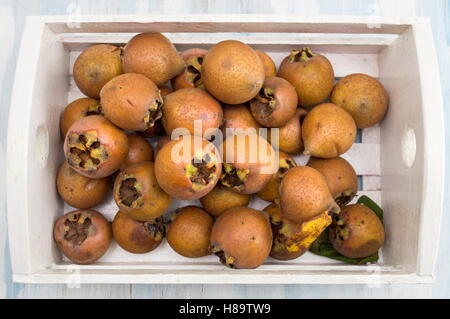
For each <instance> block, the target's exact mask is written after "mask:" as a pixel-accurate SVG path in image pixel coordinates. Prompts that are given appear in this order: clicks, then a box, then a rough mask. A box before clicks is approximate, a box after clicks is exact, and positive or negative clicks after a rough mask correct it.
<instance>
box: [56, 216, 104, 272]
mask: <svg viewBox="0 0 450 319" xmlns="http://www.w3.org/2000/svg"><path fill="white" fill-rule="evenodd" d="M77 214H80V215H81V216H83V218H89V219H90V220H91V222H92V224H91V228H90V231H89V233H88V235H89V236H88V237H87V238H86V239H85V240H84V241H83V242H82V243H81V245H76V244H73V243H72V242H70V241H68V240H66V239H65V238H64V237H65V234H66V230H67V229H66V226H65V225H64V222H65V221H66V220H67V219H70V218H72V217H73V216H74V215H77ZM53 238H54V240H55V242H56V245H57V246H58V248H59V249H60V250H61V252H62V253H63V254H64V255H65V256H66V257H67V258H69V259H70V260H71V261H72V262H74V263H76V264H80V265H87V264H92V263H93V262H95V261H96V260H98V259H100V257H102V256H103V255H104V254H105V253H106V251H107V250H108V248H109V245H110V244H111V239H112V232H111V224H110V223H109V222H108V220H106V218H105V217H104V216H103V215H102V214H100V213H99V212H97V211H95V210H75V211H72V212H70V213H67V214H66V215H64V216H61V217H60V218H58V219H57V220H56V222H55V225H54V228H53Z"/></svg>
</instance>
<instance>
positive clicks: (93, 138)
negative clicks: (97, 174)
mask: <svg viewBox="0 0 450 319" xmlns="http://www.w3.org/2000/svg"><path fill="white" fill-rule="evenodd" d="M67 146H68V149H69V152H68V154H67V161H68V163H69V165H71V166H78V167H80V168H82V169H84V170H86V171H88V172H94V171H96V170H97V168H98V166H99V165H100V164H101V163H103V162H104V161H105V160H106V159H107V158H108V151H107V150H106V147H105V146H104V145H103V144H101V143H100V142H99V140H98V138H97V132H95V131H88V132H85V133H84V134H76V133H73V134H71V135H70V136H69V140H68V145H67Z"/></svg>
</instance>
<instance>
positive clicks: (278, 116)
mask: <svg viewBox="0 0 450 319" xmlns="http://www.w3.org/2000/svg"><path fill="white" fill-rule="evenodd" d="M297 103H298V99H297V93H296V92H295V88H294V87H293V86H292V85H291V84H290V83H289V82H288V81H286V80H285V79H283V78H278V77H269V78H266V80H265V81H264V85H263V87H262V88H261V90H260V91H259V93H258V94H257V95H256V96H255V98H254V99H253V100H251V101H250V109H251V111H252V115H253V117H254V118H255V120H256V121H257V122H258V123H259V124H261V125H262V126H265V127H281V126H283V125H285V124H286V123H287V122H288V121H289V120H290V119H291V118H292V117H293V116H294V115H295V112H296V110H297Z"/></svg>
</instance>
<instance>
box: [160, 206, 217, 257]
mask: <svg viewBox="0 0 450 319" xmlns="http://www.w3.org/2000/svg"><path fill="white" fill-rule="evenodd" d="M213 223H214V219H213V218H212V217H211V216H210V215H209V214H208V213H207V212H206V211H205V210H204V209H202V208H200V207H197V206H186V207H183V208H180V209H178V210H177V211H176V212H175V213H174V215H172V218H171V220H170V224H169V226H168V230H167V242H168V243H169V245H170V247H172V249H173V250H174V251H175V252H176V253H178V254H180V255H181V256H184V257H188V258H199V257H204V256H207V255H209V254H210V250H209V242H210V239H211V230H212V227H213Z"/></svg>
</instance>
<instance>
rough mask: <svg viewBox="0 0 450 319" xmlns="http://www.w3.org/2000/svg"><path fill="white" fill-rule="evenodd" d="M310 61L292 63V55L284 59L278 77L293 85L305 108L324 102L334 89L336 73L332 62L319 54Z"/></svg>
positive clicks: (299, 101)
mask: <svg viewBox="0 0 450 319" xmlns="http://www.w3.org/2000/svg"><path fill="white" fill-rule="evenodd" d="M315 54H316V55H315V56H314V57H311V58H310V59H309V60H308V61H298V62H295V61H293V62H291V61H290V58H291V55H289V56H287V57H286V58H284V59H283V61H282V62H281V64H280V67H279V69H278V76H279V77H282V78H284V79H286V80H287V81H289V83H291V84H292V85H293V86H294V87H295V90H296V91H297V95H298V103H299V105H300V106H301V107H303V108H311V107H313V106H314V105H317V104H320V103H322V102H324V101H325V100H326V99H327V98H328V97H329V96H330V94H331V91H332V90H333V87H334V71H333V66H332V65H331V63H330V61H329V60H328V59H327V58H326V57H325V56H323V55H320V54H317V53H315Z"/></svg>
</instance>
